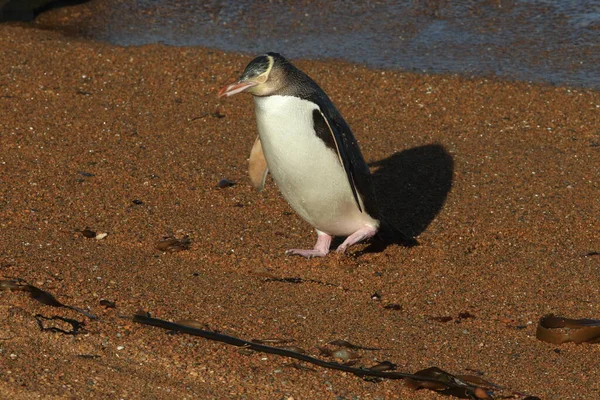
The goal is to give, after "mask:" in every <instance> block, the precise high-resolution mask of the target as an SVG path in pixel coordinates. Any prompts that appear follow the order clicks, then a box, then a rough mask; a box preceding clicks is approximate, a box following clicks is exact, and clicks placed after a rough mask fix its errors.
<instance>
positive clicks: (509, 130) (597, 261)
mask: <svg viewBox="0 0 600 400" xmlns="http://www.w3.org/2000/svg"><path fill="white" fill-rule="evenodd" d="M0 48H1V49H2V56H1V57H0V68H1V71H2V73H1V74H0V110H1V111H0V149H1V150H0V181H1V185H0V275H1V276H2V279H9V278H12V279H15V278H19V279H23V280H25V281H26V282H27V283H29V284H32V285H35V286H37V287H39V288H41V289H43V290H47V291H49V292H51V293H53V294H54V295H55V296H56V297H57V298H58V299H59V300H60V301H61V302H63V303H65V304H69V305H71V306H75V307H80V308H84V309H88V310H89V311H90V312H92V313H94V314H97V315H98V316H99V319H97V320H93V321H92V320H89V319H88V318H86V317H85V316H83V315H81V314H78V313H76V312H74V311H72V310H68V309H61V308H53V307H49V306H46V305H43V304H41V303H39V302H36V301H34V300H32V299H30V298H29V296H27V294H26V293H22V292H8V291H5V292H0V299H1V306H0V324H1V328H2V329H1V331H0V371H1V373H0V397H3V398H13V399H31V398H46V399H51V398H61V399H62V398H78V399H79V398H124V399H130V398H131V399H142V398H144V399H149V398H157V399H161V398H165V399H166V398H203V399H204V398H216V399H224V398H232V399H243V398H246V399H288V398H291V397H293V398H294V399H334V398H335V399H394V398H419V399H437V398H445V397H444V396H441V395H438V394H435V393H433V392H431V391H427V390H422V391H418V392H413V391H412V390H411V389H408V388H406V387H405V386H404V385H403V384H402V382H401V381H383V382H380V383H371V382H366V381H363V380H361V379H360V378H357V377H355V376H353V375H349V374H346V373H340V372H336V371H330V370H326V369H323V368H318V367H315V368H314V370H313V371H305V370H298V369H295V368H291V367H289V364H290V363H291V360H289V359H285V358H281V357H277V356H272V355H262V354H258V353H254V354H250V355H247V354H244V353H241V352H240V351H239V349H238V348H236V347H232V346H227V345H224V344H220V343H215V342H211V341H208V340H204V339H201V338H195V337H191V336H187V335H183V334H177V335H173V334H167V333H166V332H165V331H164V330H161V329H158V328H152V327H147V326H143V325H139V324H136V323H134V322H131V321H130V320H127V319H123V318H120V316H131V315H132V314H133V313H134V312H136V311H137V310H139V309H144V310H146V311H148V312H150V313H151V314H152V315H153V316H156V317H158V318H163V319H167V320H178V319H195V320H198V321H200V322H201V323H205V324H207V325H208V326H209V327H210V328H211V329H214V330H219V331H221V332H225V333H228V334H231V335H234V336H239V337H242V338H245V339H251V338H266V337H284V338H293V339H295V343H294V344H295V345H297V346H299V347H302V348H304V349H306V350H307V351H308V352H309V353H310V354H317V353H316V350H315V348H316V347H317V346H322V345H324V344H325V343H326V342H328V341H330V340H334V339H345V340H348V341H350V342H353V343H357V344H361V345H363V346H371V347H380V348H383V349H384V350H380V351H364V350H363V351H359V352H360V354H361V356H362V358H361V359H360V360H359V365H371V364H373V363H375V362H376V360H379V361H381V360H390V361H392V362H395V363H396V364H397V365H398V369H399V370H402V371H408V372H414V371H417V370H419V369H422V368H426V367H430V366H438V367H440V368H442V369H444V370H446V371H448V372H451V373H457V374H460V373H471V374H480V375H481V376H482V377H484V378H486V379H489V380H491V381H493V382H495V383H497V384H500V385H503V386H506V387H508V388H511V389H514V390H519V391H522V392H526V393H530V394H533V395H537V396H540V397H541V398H543V399H596V398H600V357H599V350H598V345H590V344H582V345H575V344H564V345H561V346H555V345H550V344H547V343H543V342H540V341H538V340H537V339H536V338H535V327H536V323H537V321H538V319H539V318H540V317H541V316H542V315H545V314H548V313H555V314H559V315H565V316H570V317H576V318H583V317H590V318H594V317H596V318H597V317H600V303H599V302H598V299H599V291H600V256H598V255H593V254H590V255H587V256H586V254H589V253H590V252H594V251H600V229H599V225H598V220H599V217H600V212H599V210H600V169H599V168H598V167H599V165H600V93H598V92H593V91H587V90H582V89H569V88H555V87H546V86H542V85H530V84H527V83H507V82H501V81H497V80H494V79H484V78H479V79H465V78H459V77H453V76H426V75H415V74H409V73H402V72H395V71H376V70H369V69H366V68H363V67H360V66H355V65H349V64H346V63H341V62H333V61H332V62H307V61H300V60H298V61H297V65H298V66H299V67H301V68H302V69H304V70H305V71H307V72H308V73H309V74H310V75H311V76H312V77H314V78H315V80H317V81H318V82H319V83H320V84H321V86H322V87H323V88H324V89H325V90H326V91H327V92H328V93H329V95H330V97H331V98H332V99H333V100H334V102H335V103H336V104H337V105H338V108H339V109H340V110H341V112H342V114H343V115H344V116H345V117H346V119H347V120H348V122H349V124H350V125H351V127H352V128H353V130H354V132H355V135H356V137H357V138H358V139H359V141H360V144H361V146H362V150H363V154H364V156H365V158H366V159H367V160H368V161H369V162H370V163H371V164H372V167H373V172H374V179H375V183H376V185H377V189H378V192H379V197H380V201H381V205H382V208H383V209H384V211H385V213H386V215H387V217H388V218H389V219H390V220H391V221H392V222H393V223H395V224H396V225H398V226H399V227H401V228H403V229H404V230H405V231H407V232H409V233H411V234H414V235H417V236H418V239H419V241H420V246H417V247H413V248H405V247H400V246H389V247H387V248H385V249H383V250H381V249H379V250H378V251H374V252H372V251H368V250H369V246H368V245H366V244H365V245H359V246H356V247H353V248H351V251H350V252H349V254H347V255H337V254H335V253H334V254H331V255H329V256H328V257H326V258H324V259H312V260H305V259H302V258H299V257H288V256H286V255H285V254H284V251H285V250H286V249H287V248H290V247H296V246H306V247H309V246H312V245H313V243H314V240H315V234H314V232H313V231H312V229H311V227H310V226H308V225H307V224H306V223H305V222H303V221H302V220H300V219H299V217H297V216H296V215H295V214H294V213H293V212H292V210H291V209H290V207H289V206H288V205H287V203H286V202H285V201H284V200H283V198H282V197H281V195H280V194H279V192H278V190H277V187H276V186H275V185H274V183H273V182H272V181H270V180H269V181H268V182H267V187H266V190H265V191H264V192H263V193H256V192H255V191H254V190H253V189H252V188H251V186H250V183H249V179H248V178H247V175H246V160H247V156H248V154H249V150H250V147H251V145H252V142H253V140H254V137H255V136H256V128H255V120H254V115H253V113H254V111H253V105H252V102H251V99H250V97H249V96H242V95H240V96H235V97H234V98H231V99H227V100H224V101H219V100H218V99H217V98H216V92H217V90H218V89H219V88H220V86H221V85H223V84H225V83H228V82H229V81H231V80H232V79H234V78H236V77H237V75H238V74H239V73H240V72H241V71H242V70H243V68H244V66H245V65H246V64H247V63H248V61H249V60H250V58H249V57H247V56H240V55H236V54H225V53H223V52H220V51H211V50H206V49H200V48H172V47H165V46H160V45H153V46H144V47H139V48H121V47H115V46H111V45H107V44H102V43H95V42H92V41H86V40H85V39H78V38H75V37H72V36H68V35H67V36H65V35H63V34H61V33H57V32H51V31H44V30H38V29H34V28H31V27H24V26H19V25H2V26H0ZM222 178H226V179H229V180H232V181H235V182H237V184H236V185H235V186H232V187H229V188H223V189H219V188H216V187H215V186H216V184H217V182H218V181H219V180H220V179H222ZM133 200H137V201H136V203H138V204H135V203H134V202H133ZM86 227H89V228H90V229H92V230H94V231H96V232H99V233H101V232H105V233H108V236H107V237H106V238H104V239H102V240H96V239H88V238H85V237H84V236H83V235H82V234H81V233H80V231H81V230H82V229H84V228H86ZM169 234H175V235H176V236H178V237H183V236H184V235H189V237H190V239H191V241H192V244H191V247H190V249H189V250H187V251H181V252H177V253H162V252H160V251H158V250H157V249H156V248H155V244H156V242H157V241H159V240H161V238H162V237H163V236H164V235H169ZM365 250H367V251H365ZM269 276H271V277H279V278H302V279H303V281H302V282H301V283H295V284H294V283H286V282H277V281H269V280H268V279H267V278H266V277H269ZM374 293H378V294H379V295H380V299H379V300H374V299H372V295H373V294H374ZM103 299H104V300H109V301H112V302H115V304H116V308H110V307H106V306H104V305H102V304H101V303H100V301H101V300H103ZM392 303H393V304H399V305H400V306H401V309H399V310H398V309H388V308H385V306H386V305H389V304H392ZM461 312H468V313H470V314H471V315H472V316H474V318H462V319H461V318H458V315H459V313H461ZM39 315H41V316H44V317H53V316H60V317H64V318H69V319H73V320H77V321H79V322H80V323H82V324H84V326H83V329H84V332H82V333H80V334H76V335H67V334H62V333H57V332H51V331H47V330H46V331H42V330H41V329H40V326H39V325H38V320H40V321H42V322H43V324H44V326H46V327H47V326H55V327H60V328H62V329H69V328H70V327H69V325H68V324H66V323H65V322H61V321H58V320H55V321H45V320H42V319H41V317H40V316H39ZM445 316H449V317H452V318H453V319H452V320H451V321H448V322H445V323H444V322H440V321H436V320H435V319H433V320H432V319H431V317H445Z"/></svg>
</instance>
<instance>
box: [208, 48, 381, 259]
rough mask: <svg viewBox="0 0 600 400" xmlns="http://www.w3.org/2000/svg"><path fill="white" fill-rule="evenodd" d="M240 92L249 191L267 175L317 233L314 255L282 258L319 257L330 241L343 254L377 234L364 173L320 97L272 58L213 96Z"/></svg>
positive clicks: (342, 126) (347, 134)
mask: <svg viewBox="0 0 600 400" xmlns="http://www.w3.org/2000/svg"><path fill="white" fill-rule="evenodd" d="M240 92H249V93H251V94H252V95H253V97H254V104H255V110H256V120H257V125H258V138H257V139H256V141H255V142H254V146H253V148H252V151H251V154H250V166H249V172H250V178H251V181H252V183H253V185H254V186H255V187H256V188H257V189H258V190H259V191H260V190H261V189H262V187H263V185H264V183H265V178H266V176H267V172H269V171H270V172H271V175H272V177H273V180H275V183H276V184H277V186H278V187H279V190H281V193H282V194H283V196H284V197H285V199H286V200H287V201H288V203H289V204H290V205H291V206H292V208H293V209H294V210H295V211H296V212H297V213H298V214H299V215H300V216H301V217H302V218H303V219H304V220H305V221H306V222H308V223H309V224H311V225H312V226H313V227H315V229H316V230H317V235H318V239H317V243H316V244H315V246H314V248H313V249H311V250H302V249H290V250H288V251H287V252H286V253H287V254H297V255H301V256H304V257H307V258H310V257H323V256H325V255H327V253H329V246H330V244H331V240H332V237H333V236H346V237H347V238H346V240H345V241H344V242H343V243H342V244H341V245H340V246H339V247H338V248H337V251H338V252H340V253H343V252H344V251H345V250H346V248H348V247H349V246H351V245H353V244H355V243H357V242H360V241H362V240H365V239H368V238H371V237H372V236H373V235H375V234H376V233H377V230H378V229H379V226H380V222H379V213H378V209H377V204H376V201H375V194H374V191H373V185H372V183H371V174H370V172H369V167H368V166H367V165H366V163H365V161H364V159H363V157H362V155H361V153H360V149H359V147H358V143H356V139H354V136H353V135H352V132H351V131H350V128H349V127H348V124H347V123H346V121H344V118H342V116H341V115H340V113H339V111H338V110H337V109H336V108H335V106H334V105H333V103H332V102H331V100H330V99H329V97H327V95H326V94H325V92H324V91H323V90H322V89H321V88H320V87H319V86H318V85H317V84H316V83H315V82H314V81H313V80H312V79H311V78H310V77H309V76H308V75H306V74H305V73H304V72H302V71H300V70H299V69H297V68H296V67H295V66H293V65H292V64H291V63H290V62H289V61H288V60H286V59H285V58H284V57H282V56H281V55H279V54H277V53H267V54H264V55H261V56H259V57H257V58H255V59H254V60H252V61H251V62H250V64H248V66H247V67H246V69H245V70H244V73H243V74H242V76H241V77H240V78H239V80H238V81H237V82H235V83H232V84H229V85H226V86H224V87H223V88H222V89H221V90H220V91H219V97H223V96H232V95H234V94H237V93H240Z"/></svg>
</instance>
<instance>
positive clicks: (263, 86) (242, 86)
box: [219, 53, 291, 97]
mask: <svg viewBox="0 0 600 400" xmlns="http://www.w3.org/2000/svg"><path fill="white" fill-rule="evenodd" d="M288 65H289V66H291V64H289V62H288V61H287V60H286V59H285V58H283V56H281V55H279V54H277V53H267V54H263V55H262V56H258V57H256V58H255V59H254V60H252V61H250V64H248V66H247V67H246V69H245V70H244V73H243V74H242V76H240V79H238V80H237V82H234V83H231V84H229V85H225V86H223V88H221V90H220V91H219V97H223V96H233V95H234V94H237V93H241V92H248V93H251V94H253V95H255V96H268V95H270V94H272V93H274V92H276V91H278V90H280V89H281V88H282V87H283V86H284V85H285V79H284V78H285V77H284V71H285V67H286V66H288Z"/></svg>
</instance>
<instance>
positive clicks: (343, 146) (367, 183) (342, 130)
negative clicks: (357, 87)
mask: <svg viewBox="0 0 600 400" xmlns="http://www.w3.org/2000/svg"><path fill="white" fill-rule="evenodd" d="M314 100H317V101H316V104H317V105H318V106H319V110H318V111H319V112H314V113H313V121H314V127H315V132H316V133H317V136H319V137H320V138H321V139H322V140H323V141H324V142H325V145H326V146H328V147H330V148H331V149H332V150H334V151H335V152H337V154H338V156H339V158H340V162H341V163H342V165H343V166H344V170H345V171H346V176H347V177H348V183H350V188H351V189H352V194H353V195H354V199H355V200H356V204H357V206H358V209H359V210H360V211H362V212H366V213H367V214H368V215H370V216H371V217H373V218H375V219H377V218H378V216H379V209H378V207H377V201H376V198H375V191H374V189H373V183H372V181H371V172H370V171H369V167H368V166H367V164H366V163H365V160H364V159H363V157H362V154H361V152H360V148H359V147H358V144H357V143H356V139H355V138H354V135H352V131H351V130H350V127H349V126H348V124H347V123H346V121H344V119H343V118H342V116H341V115H340V114H339V112H338V111H337V109H336V108H335V106H334V105H333V104H332V103H331V101H330V100H329V99H323V98H317V99H313V101H314ZM315 111H317V110H315ZM359 196H360V199H361V200H362V205H363V206H364V209H363V206H361V202H360V201H359Z"/></svg>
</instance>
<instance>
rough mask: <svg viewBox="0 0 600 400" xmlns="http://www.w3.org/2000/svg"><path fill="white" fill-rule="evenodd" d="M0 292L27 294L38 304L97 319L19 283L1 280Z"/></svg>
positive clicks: (48, 294)
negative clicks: (61, 308) (66, 309)
mask: <svg viewBox="0 0 600 400" xmlns="http://www.w3.org/2000/svg"><path fill="white" fill-rule="evenodd" d="M0 290H7V291H9V290H10V291H20V292H29V296H31V298H32V299H34V300H37V301H39V302H40V303H42V304H45V305H47V306H51V307H63V308H68V309H70V310H73V311H77V312H78V313H80V314H83V315H85V316H86V317H88V318H90V319H96V318H98V317H96V316H95V315H93V314H90V313H89V312H87V311H85V310H82V309H81V308H77V307H73V306H68V305H66V304H63V303H61V302H60V301H58V300H56V298H55V297H54V296H53V295H52V294H50V293H48V292H46V291H44V290H42V289H40V288H37V287H35V286H32V285H28V284H26V283H23V282H20V281H16V280H1V281H0Z"/></svg>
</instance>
